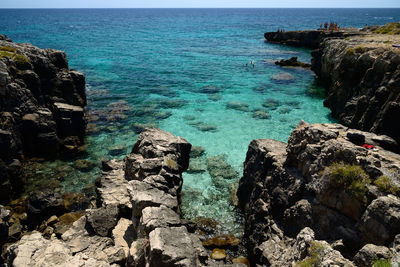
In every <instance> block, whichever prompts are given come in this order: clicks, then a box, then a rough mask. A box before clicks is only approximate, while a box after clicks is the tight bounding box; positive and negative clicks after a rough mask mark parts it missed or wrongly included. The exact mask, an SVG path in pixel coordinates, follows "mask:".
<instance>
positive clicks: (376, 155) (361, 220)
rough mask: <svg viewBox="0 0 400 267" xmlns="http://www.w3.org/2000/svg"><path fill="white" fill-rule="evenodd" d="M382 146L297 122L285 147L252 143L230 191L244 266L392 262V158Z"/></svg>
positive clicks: (395, 201)
mask: <svg viewBox="0 0 400 267" xmlns="http://www.w3.org/2000/svg"><path fill="white" fill-rule="evenodd" d="M386 142H392V140H391V138H389V137H386V136H378V135H375V134H372V133H367V132H362V131H359V130H353V129H349V128H347V127H345V126H342V125H340V124H312V125H310V124H307V123H305V122H301V123H300V124H299V125H298V126H297V128H296V129H295V130H294V131H293V132H292V134H291V136H290V137H289V140H288V144H287V145H286V144H285V143H282V142H279V141H275V140H271V139H264V140H254V141H252V142H251V143H250V145H249V150H248V152H247V156H246V161H245V163H244V173H243V177H242V178H241V180H240V185H239V189H238V197H239V202H240V206H241V208H242V210H243V212H244V215H245V218H246V224H245V235H246V236H247V241H248V251H249V256H250V259H251V261H252V264H253V265H255V264H262V265H266V266H293V265H292V264H299V266H314V265H313V264H317V263H318V264H319V265H317V266H354V265H356V266H371V265H372V264H373V261H376V260H381V261H386V260H387V261H390V259H392V261H393V262H396V261H398V260H399V259H398V257H399V254H398V252H399V248H400V247H399V246H398V242H399V240H400V235H399V234H400V216H399V214H400V199H399V196H400V177H399V174H400V156H399V155H398V154H395V153H393V152H391V151H388V150H385V149H384V148H383V147H382V146H381V144H382V143H386ZM364 143H368V144H371V145H373V146H374V148H373V149H366V148H363V147H362V146H361V145H362V144H364ZM396 257H397V258H396ZM388 259H389V260H388ZM307 264H308V265H307ZM310 264H311V265H310Z"/></svg>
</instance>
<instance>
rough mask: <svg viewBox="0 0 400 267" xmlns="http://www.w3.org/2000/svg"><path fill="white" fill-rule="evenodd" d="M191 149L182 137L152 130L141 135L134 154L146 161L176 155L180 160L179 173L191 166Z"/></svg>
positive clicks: (147, 130)
mask: <svg viewBox="0 0 400 267" xmlns="http://www.w3.org/2000/svg"><path fill="white" fill-rule="evenodd" d="M191 147H192V145H191V144H190V143H189V142H187V141H186V140H185V139H183V138H182V137H176V136H174V135H173V134H171V133H167V132H164V131H162V130H160V129H156V128H150V129H146V130H145V131H143V132H142V133H141V134H140V135H139V138H138V141H137V142H136V143H135V145H134V147H133V149H132V153H135V154H140V155H142V156H143V158H145V159H148V158H157V157H162V156H166V155H168V154H174V155H176V157H177V158H178V161H177V164H178V169H179V171H185V170H186V169H187V167H188V166H189V153H190V149H191Z"/></svg>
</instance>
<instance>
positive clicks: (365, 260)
mask: <svg viewBox="0 0 400 267" xmlns="http://www.w3.org/2000/svg"><path fill="white" fill-rule="evenodd" d="M391 256H392V254H391V253H390V250H389V248H387V247H384V246H375V245H373V244H367V245H365V246H363V247H362V249H360V250H359V251H358V252H357V254H356V255H355V256H354V263H355V264H356V265H357V266H371V265H372V263H373V261H375V260H377V259H390V258H391Z"/></svg>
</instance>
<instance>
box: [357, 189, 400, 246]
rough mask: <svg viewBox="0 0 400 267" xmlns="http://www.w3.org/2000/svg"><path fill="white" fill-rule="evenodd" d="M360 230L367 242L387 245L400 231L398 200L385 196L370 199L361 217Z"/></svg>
mask: <svg viewBox="0 0 400 267" xmlns="http://www.w3.org/2000/svg"><path fill="white" fill-rule="evenodd" d="M360 230H361V232H362V236H363V238H364V240H366V241H367V242H371V243H373V244H376V245H389V243H391V242H392V241H393V238H394V236H395V235H396V234H398V233H400V200H399V199H398V198H397V197H394V196H387V197H379V198H377V199H375V200H374V201H372V203H371V204H370V205H369V206H368V208H367V210H366V211H365V213H364V215H363V216H362V218H361V221H360Z"/></svg>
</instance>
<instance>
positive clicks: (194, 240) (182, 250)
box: [149, 226, 207, 267]
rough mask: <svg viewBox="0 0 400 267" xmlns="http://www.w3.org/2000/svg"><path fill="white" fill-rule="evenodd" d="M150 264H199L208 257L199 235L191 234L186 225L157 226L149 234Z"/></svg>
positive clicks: (188, 266) (189, 266)
mask: <svg viewBox="0 0 400 267" xmlns="http://www.w3.org/2000/svg"><path fill="white" fill-rule="evenodd" d="M149 244H150V255H149V256H150V258H149V265H150V266H151V267H153V266H154V267H156V266H187V267H191V266H198V265H200V260H202V259H204V257H205V258H207V253H206V251H205V250H204V248H203V249H201V248H202V246H201V242H200V240H199V239H198V237H196V236H194V235H192V234H189V233H188V232H187V230H186V228H185V227H183V226H182V227H169V228H156V229H155V230H153V231H152V232H151V233H150V234H149Z"/></svg>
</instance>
